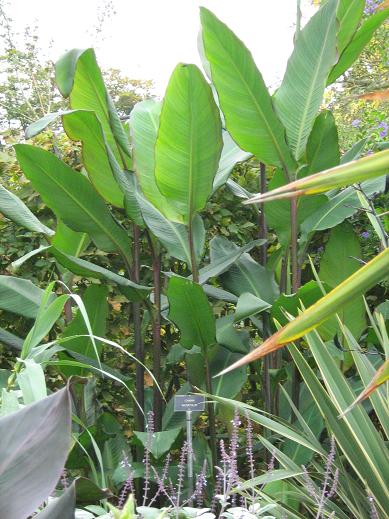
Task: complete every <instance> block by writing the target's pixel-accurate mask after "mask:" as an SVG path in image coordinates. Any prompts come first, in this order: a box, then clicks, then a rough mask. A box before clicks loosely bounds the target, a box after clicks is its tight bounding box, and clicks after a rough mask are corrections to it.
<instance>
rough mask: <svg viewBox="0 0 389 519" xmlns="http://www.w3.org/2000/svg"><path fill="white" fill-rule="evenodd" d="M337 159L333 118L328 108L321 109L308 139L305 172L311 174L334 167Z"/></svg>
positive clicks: (337, 149) (337, 146)
mask: <svg viewBox="0 0 389 519" xmlns="http://www.w3.org/2000/svg"><path fill="white" fill-rule="evenodd" d="M339 161H340V153H339V140H338V130H337V128H336V123H335V119H334V116H333V115H332V113H331V112H330V111H329V110H323V111H322V112H320V114H319V115H318V116H317V117H316V119H315V123H314V125H313V128H312V132H311V134H310V136H309V139H308V143H307V162H308V168H307V169H306V173H305V174H308V175H311V174H312V173H317V172H318V171H323V170H324V169H330V168H334V167H335V166H337V165H338V164H339Z"/></svg>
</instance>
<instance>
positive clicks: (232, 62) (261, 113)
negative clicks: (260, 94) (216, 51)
mask: <svg viewBox="0 0 389 519" xmlns="http://www.w3.org/2000/svg"><path fill="white" fill-rule="evenodd" d="M215 38H217V41H218V43H219V46H220V47H221V49H222V54H223V55H224V56H227V58H228V60H229V62H230V63H231V64H232V65H233V68H234V69H235V71H236V72H237V73H238V76H239V77H240V79H241V81H242V83H243V84H244V86H245V87H246V90H247V92H248V94H249V97H250V98H251V99H252V101H253V103H254V106H255V108H256V109H257V112H258V113H259V116H260V118H261V119H262V121H263V122H264V123H265V126H266V129H267V133H268V135H270V138H271V140H272V142H273V145H274V147H275V148H276V150H277V154H278V157H279V159H280V161H281V164H282V166H283V168H284V170H285V171H288V168H287V165H286V161H285V160H284V158H283V154H282V152H281V149H280V147H279V145H278V141H277V139H276V136H275V135H274V134H273V132H272V127H271V126H270V125H269V123H268V121H267V119H266V117H265V115H264V113H263V111H262V109H261V107H260V105H259V104H258V102H257V99H256V97H255V96H254V94H253V93H252V91H251V89H250V87H249V84H248V83H247V81H246V79H245V77H244V75H243V74H242V73H241V71H240V68H239V67H238V66H237V65H236V63H235V61H234V60H233V59H232V57H231V56H230V54H229V53H228V52H227V51H225V50H224V46H223V44H222V42H221V41H220V40H219V38H218V37H217V36H215ZM204 47H205V45H204ZM207 58H208V60H209V62H210V63H212V60H211V59H210V58H209V56H208V55H207ZM211 66H212V65H211ZM254 66H255V63H254ZM265 90H266V91H267V89H266V86H265ZM267 93H268V92H267ZM268 95H269V93H268ZM269 97H270V96H269ZM269 102H270V109H271V111H272V115H273V116H274V118H275V120H276V121H277V122H278V123H279V124H280V125H281V122H280V121H278V118H277V115H276V113H275V112H274V110H272V102H271V98H270V99H269ZM225 117H226V119H227V116H226V115H225ZM257 158H258V157H257Z"/></svg>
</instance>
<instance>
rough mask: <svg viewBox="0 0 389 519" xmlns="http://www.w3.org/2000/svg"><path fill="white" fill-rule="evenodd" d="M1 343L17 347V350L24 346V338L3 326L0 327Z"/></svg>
mask: <svg viewBox="0 0 389 519" xmlns="http://www.w3.org/2000/svg"><path fill="white" fill-rule="evenodd" d="M0 343H3V344H5V345H6V346H10V347H11V348H15V349H16V350H21V349H22V347H23V339H21V338H20V337H18V336H17V335H14V334H13V333H10V332H8V331H7V330H4V329H3V328H0Z"/></svg>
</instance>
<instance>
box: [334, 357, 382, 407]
mask: <svg viewBox="0 0 389 519" xmlns="http://www.w3.org/2000/svg"><path fill="white" fill-rule="evenodd" d="M388 380H389V359H388V360H386V361H385V362H384V363H383V364H382V366H381V367H380V368H379V369H378V370H377V373H376V374H375V375H374V377H373V378H372V379H371V381H370V382H369V384H368V385H367V386H366V387H365V389H364V390H363V391H362V392H361V393H360V394H359V395H358V398H356V399H355V400H354V402H353V403H352V404H351V405H350V406H349V407H347V409H345V410H344V411H343V413H342V414H341V415H340V416H341V417H343V416H344V415H345V414H347V413H348V412H350V411H351V409H353V407H355V406H356V405H357V404H359V403H360V402H362V401H363V400H365V399H366V398H368V397H369V396H370V395H371V394H372V393H373V392H374V391H375V390H376V389H377V388H379V387H380V386H381V385H382V384H385V382H387V381H388Z"/></svg>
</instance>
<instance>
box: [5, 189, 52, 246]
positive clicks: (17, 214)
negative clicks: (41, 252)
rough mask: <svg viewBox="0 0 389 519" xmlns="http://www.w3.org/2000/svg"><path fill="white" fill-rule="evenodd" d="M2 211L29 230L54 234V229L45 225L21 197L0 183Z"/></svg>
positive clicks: (49, 234)
mask: <svg viewBox="0 0 389 519" xmlns="http://www.w3.org/2000/svg"><path fill="white" fill-rule="evenodd" d="M0 213H2V214H3V215H4V216H6V217H7V218H9V219H10V220H12V221H13V222H15V223H17V224H18V225H21V226H22V227H25V228H26V229H28V230H29V231H33V232H38V233H40V234H45V235H46V236H53V234H54V231H53V230H52V229H50V228H49V227H47V226H46V225H44V224H43V223H42V222H40V221H39V220H38V218H37V217H36V216H35V215H34V214H33V213H32V212H31V211H30V209H29V208H28V207H27V206H26V205H25V204H24V203H23V202H22V201H21V200H20V198H19V197H17V196H16V195H14V194H13V193H11V192H10V191H8V190H7V189H5V187H3V186H1V185H0Z"/></svg>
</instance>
